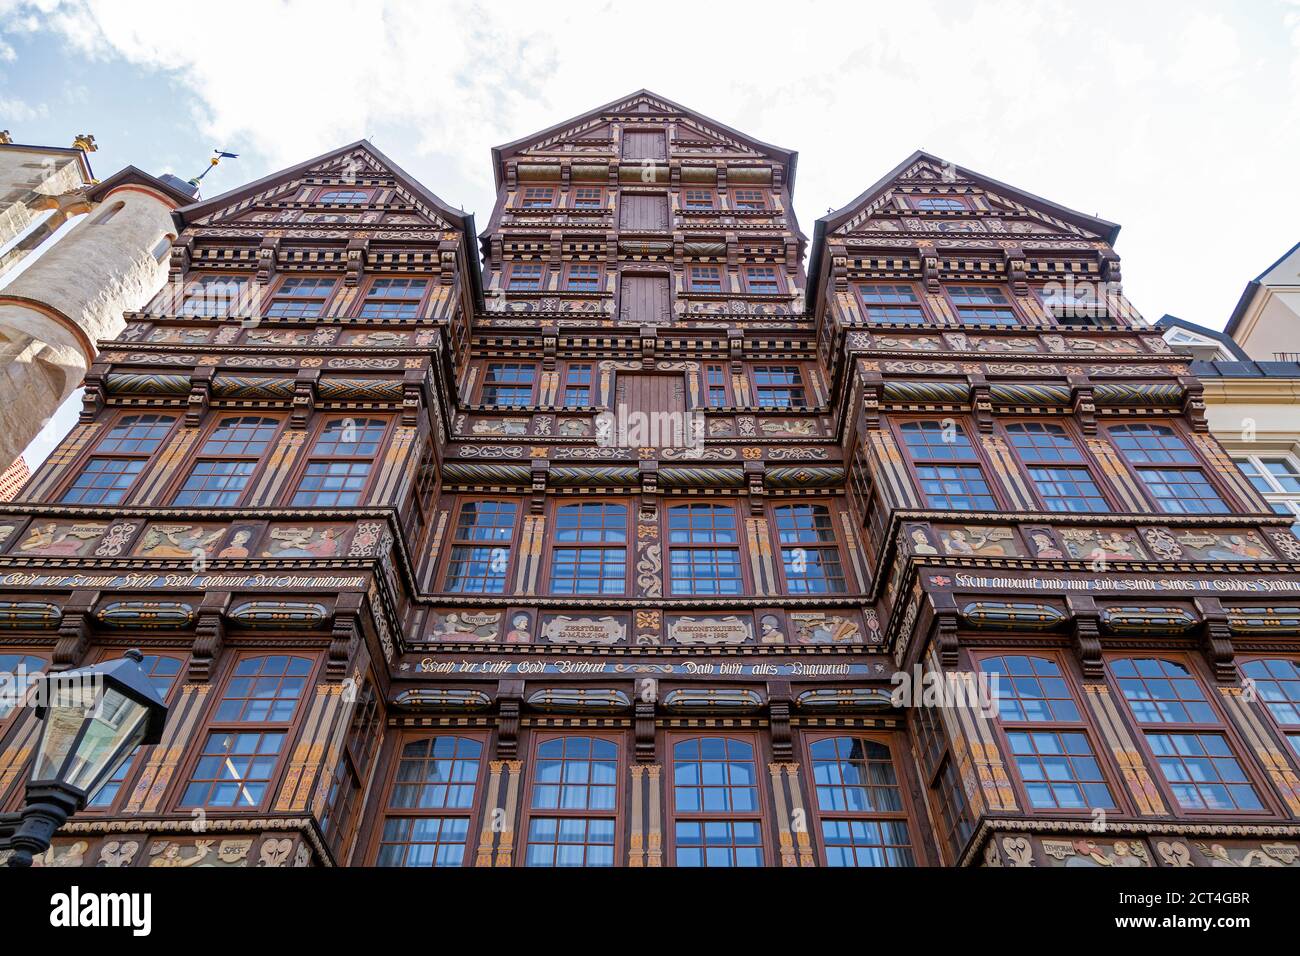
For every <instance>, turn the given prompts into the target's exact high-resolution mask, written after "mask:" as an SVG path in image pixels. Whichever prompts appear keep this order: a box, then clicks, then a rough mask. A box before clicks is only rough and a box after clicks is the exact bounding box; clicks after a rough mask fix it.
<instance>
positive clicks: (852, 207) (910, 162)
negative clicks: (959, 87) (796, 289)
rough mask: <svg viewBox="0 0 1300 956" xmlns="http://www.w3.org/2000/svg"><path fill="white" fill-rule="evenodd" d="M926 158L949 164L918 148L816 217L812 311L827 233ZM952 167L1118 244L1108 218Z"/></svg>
mask: <svg viewBox="0 0 1300 956" xmlns="http://www.w3.org/2000/svg"><path fill="white" fill-rule="evenodd" d="M923 160H927V161H929V162H931V163H933V164H935V165H937V166H940V167H943V166H948V165H949V163H948V161H947V160H944V159H941V158H939V157H938V156H936V155H934V154H933V153H927V152H926V151H925V150H923V149H918V150H917V151H916V152H914V153H912V155H910V156H908V157H907V158H906V159H905V160H903V161H902V162H901V163H899V164H898V165H897V166H895V167H894V168H893V169H891V170H890V171H889V172H887V173H886V174H885V175H884V176H882V177H881V178H880V179H878V180H877V181H876V182H875V183H873V184H872V185H870V186H868V187H867V189H866V191H864V192H863V193H862V194H861V195H859V196H858V197H857V198H856V199H854V200H853V201H852V202H849V203H847V204H846V205H844V206H842V207H840V208H839V209H836V210H834V211H832V212H828V213H827V214H826V215H824V216H822V217H821V218H820V219H818V220H817V224H816V227H815V229H814V231H813V245H812V256H811V258H810V259H809V262H808V293H807V294H808V310H809V314H812V311H813V309H814V308H815V306H816V296H817V294H818V288H819V285H820V283H819V282H818V278H819V276H820V272H821V258H822V249H823V247H824V245H825V241H826V235H827V233H831V232H834V231H835V230H836V229H838V228H839V227H840V226H842V225H843V224H844V223H845V222H847V221H848V220H849V219H851V218H853V216H854V215H856V214H857V213H858V211H859V210H861V209H862V208H863V207H865V206H867V205H869V204H870V203H872V202H873V201H874V200H876V199H877V198H879V197H880V195H881V194H883V193H884V192H886V191H887V190H889V189H890V188H891V187H892V186H893V185H894V183H895V181H896V180H898V179H900V178H901V177H902V175H903V174H904V173H905V172H907V170H908V169H910V168H911V167H912V166H914V165H915V164H916V163H918V162H921V161H923ZM953 169H954V170H956V172H957V173H958V175H960V176H961V177H962V178H963V179H966V180H969V181H970V182H972V183H974V184H975V185H977V186H980V187H981V188H983V189H986V190H988V191H989V192H991V193H995V194H997V195H1000V196H1005V197H1007V198H1010V199H1013V200H1015V201H1016V202H1019V203H1021V204H1023V205H1025V206H1029V207H1031V208H1033V209H1037V210H1040V211H1042V212H1044V213H1047V214H1048V215H1051V216H1053V217H1055V218H1057V219H1060V220H1062V221H1063V222H1067V223H1070V224H1071V225H1074V226H1078V227H1079V228H1080V229H1085V230H1087V231H1089V232H1093V233H1096V234H1098V235H1100V236H1101V237H1102V238H1103V239H1104V240H1105V241H1106V242H1107V243H1108V244H1110V245H1114V244H1115V239H1116V237H1118V235H1119V229H1120V227H1119V226H1118V225H1116V224H1115V223H1113V222H1109V221H1108V220H1105V219H1099V218H1098V217H1096V216H1089V215H1087V214H1086V213H1082V212H1079V211H1078V210H1076V209H1070V208H1069V207H1068V206H1062V205H1060V204H1059V203H1054V202H1052V201H1051V200H1050V199H1044V198H1042V197H1041V196H1036V195H1034V194H1033V193H1030V192H1025V190H1023V189H1018V188H1016V187H1015V186H1010V185H1008V184H1006V183H1004V182H1000V181H999V180H996V179H993V178H992V177H989V176H985V175H983V174H982V173H977V172H975V171H973V170H970V169H967V168H966V167H965V166H957V165H955V164H954V165H953Z"/></svg>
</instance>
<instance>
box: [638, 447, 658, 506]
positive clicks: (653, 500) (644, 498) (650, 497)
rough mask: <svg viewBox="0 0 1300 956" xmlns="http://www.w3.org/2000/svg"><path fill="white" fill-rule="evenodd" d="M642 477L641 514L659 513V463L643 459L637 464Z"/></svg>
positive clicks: (650, 459) (651, 459)
mask: <svg viewBox="0 0 1300 956" xmlns="http://www.w3.org/2000/svg"><path fill="white" fill-rule="evenodd" d="M637 467H638V468H639V469H640V477H641V514H642V515H654V514H656V513H658V501H659V462H658V461H656V460H654V459H653V458H649V459H642V460H641V461H639V462H638V463H637Z"/></svg>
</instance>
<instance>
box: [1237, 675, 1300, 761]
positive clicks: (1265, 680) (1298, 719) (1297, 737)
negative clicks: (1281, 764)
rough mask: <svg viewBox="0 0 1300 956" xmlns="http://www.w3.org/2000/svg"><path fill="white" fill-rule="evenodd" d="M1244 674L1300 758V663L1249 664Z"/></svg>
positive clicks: (1258, 698)
mask: <svg viewBox="0 0 1300 956" xmlns="http://www.w3.org/2000/svg"><path fill="white" fill-rule="evenodd" d="M1241 673H1242V674H1243V675H1244V676H1245V677H1246V679H1247V680H1248V681H1250V682H1251V683H1253V685H1254V688H1255V695H1256V699H1257V700H1259V701H1260V702H1261V703H1262V704H1263V705H1264V707H1265V709H1266V710H1267V711H1268V713H1269V716H1270V717H1272V718H1273V722H1274V723H1275V724H1277V727H1278V730H1279V731H1281V733H1282V736H1283V737H1285V738H1286V741H1287V743H1289V744H1290V745H1291V749H1292V750H1293V751H1294V752H1295V754H1296V756H1297V757H1300V664H1297V663H1296V662H1295V661H1293V660H1290V659H1289V658H1285V657H1266V658H1260V659H1259V660H1253V661H1246V662H1245V663H1243V664H1242V665H1241Z"/></svg>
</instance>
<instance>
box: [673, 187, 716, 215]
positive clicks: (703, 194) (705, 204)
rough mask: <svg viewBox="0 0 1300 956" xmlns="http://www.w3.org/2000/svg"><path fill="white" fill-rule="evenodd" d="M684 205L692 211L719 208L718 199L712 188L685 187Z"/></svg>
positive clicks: (683, 194) (683, 191) (683, 192)
mask: <svg viewBox="0 0 1300 956" xmlns="http://www.w3.org/2000/svg"><path fill="white" fill-rule="evenodd" d="M682 207H683V208H685V209H688V210H692V211H707V210H712V209H717V208H718V200H717V198H716V197H715V195H714V192H713V190H712V189H683V190H682Z"/></svg>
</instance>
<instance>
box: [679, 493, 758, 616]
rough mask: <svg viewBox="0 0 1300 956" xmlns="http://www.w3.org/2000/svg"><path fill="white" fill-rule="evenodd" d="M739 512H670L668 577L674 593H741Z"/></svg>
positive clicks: (696, 508)
mask: <svg viewBox="0 0 1300 956" xmlns="http://www.w3.org/2000/svg"><path fill="white" fill-rule="evenodd" d="M738 545H739V537H738V535H737V532H736V513H735V512H734V511H733V510H732V509H731V508H729V507H728V506H726V505H713V504H690V505H676V506H674V507H672V508H669V509H668V551H669V574H670V578H671V582H672V593H673V594H740V593H741V592H742V590H743V589H744V584H743V580H742V578H741V572H740V549H739V546H738Z"/></svg>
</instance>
